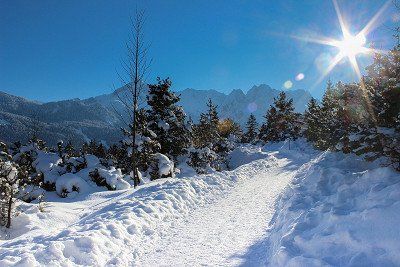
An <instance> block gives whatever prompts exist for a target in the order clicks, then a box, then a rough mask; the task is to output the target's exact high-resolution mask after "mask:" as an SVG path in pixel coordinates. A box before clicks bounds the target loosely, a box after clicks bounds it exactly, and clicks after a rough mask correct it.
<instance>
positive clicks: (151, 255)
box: [136, 159, 295, 266]
mask: <svg viewBox="0 0 400 267" xmlns="http://www.w3.org/2000/svg"><path fill="white" fill-rule="evenodd" d="M277 163H278V164H277V166H274V167H272V168H271V169H268V170H266V169H260V170H259V172H257V173H256V174H255V175H254V176H253V177H250V178H249V179H246V180H244V181H243V182H242V183H239V184H237V185H236V187H234V188H233V189H232V190H231V191H230V192H228V193H227V194H226V195H225V196H224V197H222V198H220V199H219V200H217V201H216V202H215V203H213V204H209V205H206V206H204V207H201V208H199V209H196V210H194V212H192V213H191V214H189V216H188V217H187V218H186V219H185V220H182V221H180V222H179V223H177V224H175V225H173V227H170V228H169V229H163V230H164V232H163V234H162V235H161V236H159V237H158V238H156V239H151V240H149V241H150V244H148V246H147V252H146V254H144V255H143V256H142V257H140V258H139V259H138V261H137V262H136V264H137V265H139V266H205V265H206V266H231V265H235V266H236V265H241V264H243V265H249V264H250V265H252V266H259V265H264V264H265V255H266V253H265V249H266V248H265V246H264V245H262V240H264V239H265V234H266V230H267V227H268V223H269V221H270V220H271V218H272V216H273V214H274V212H275V210H274V204H275V202H276V199H277V197H278V196H279V194H280V193H281V192H282V190H283V189H284V188H285V187H286V186H287V185H288V183H289V182H290V181H291V179H292V178H293V175H294V173H295V172H293V171H287V166H288V164H290V161H288V160H287V159H279V160H278V161H277ZM256 244H259V245H258V246H257V245H256ZM258 252H259V253H258ZM248 254H251V257H247V258H246V255H248ZM249 261H251V262H249Z"/></svg>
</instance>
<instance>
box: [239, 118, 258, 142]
mask: <svg viewBox="0 0 400 267" xmlns="http://www.w3.org/2000/svg"><path fill="white" fill-rule="evenodd" d="M257 137H258V123H257V119H256V117H255V116H254V115H253V114H250V116H249V118H248V120H247V123H246V132H245V134H244V135H243V138H242V141H243V142H244V143H255V142H256V141H257Z"/></svg>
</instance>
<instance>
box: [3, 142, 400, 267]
mask: <svg viewBox="0 0 400 267" xmlns="http://www.w3.org/2000/svg"><path fill="white" fill-rule="evenodd" d="M86 160H87V162H88V165H90V166H91V167H90V168H91V169H94V168H100V169H99V173H100V174H101V175H102V176H104V177H105V176H108V175H109V176H110V177H113V178H112V179H111V178H110V179H111V180H112V181H118V179H119V178H120V179H121V181H124V180H123V177H121V176H120V175H119V171H118V170H116V169H112V168H110V169H106V168H102V167H101V166H100V165H99V163H97V161H96V158H91V159H89V158H87V159H86ZM89 162H92V163H89ZM165 164H166V166H165V170H166V169H167V166H169V163H168V164H167V162H165ZM229 165H230V166H231V167H237V168H236V169H234V170H232V171H224V172H212V173H208V174H205V175H194V176H190V177H189V176H185V175H184V173H186V174H187V175H188V174H189V173H191V169H190V167H188V166H185V164H182V163H181V164H180V165H178V167H179V168H180V169H181V173H180V174H179V175H178V176H177V177H176V178H164V179H158V180H156V181H152V182H149V183H147V184H145V185H142V186H140V187H138V188H136V189H133V188H131V187H129V186H128V184H126V185H125V186H122V187H119V188H120V189H123V188H126V189H123V190H117V191H101V192H99V189H98V187H95V186H93V182H91V181H90V180H88V178H87V177H86V176H87V169H84V170H81V171H80V172H78V173H75V174H72V173H68V174H64V175H61V176H60V177H59V178H58V179H57V182H58V183H59V184H62V186H64V187H65V188H66V189H67V191H69V192H70V191H72V187H73V186H75V187H79V189H80V193H79V194H77V193H72V194H69V195H71V196H68V197H67V198H64V199H62V198H59V197H58V196H56V194H55V193H53V194H51V193H50V194H48V195H47V198H46V202H45V203H46V205H45V207H44V211H43V212H41V211H40V210H39V208H38V207H39V204H35V203H19V206H18V209H20V210H24V212H23V213H21V214H20V215H19V216H17V217H16V218H15V219H14V222H13V225H12V228H11V229H10V230H8V231H4V230H3V232H2V233H1V237H2V238H1V240H0V266H14V265H20V266H77V265H84V266H88V265H90V266H93V265H94V266H112V265H117V266H204V265H206V266H237V265H241V266H264V265H268V266H355V265H360V266H398V265H399V263H400V256H399V255H400V242H399V240H400V232H399V231H398V222H399V221H400V175H399V173H398V172H395V171H393V170H392V169H390V168H386V167H381V166H379V165H378V164H377V163H368V162H365V161H363V160H362V159H361V158H360V157H356V156H354V155H344V154H342V153H333V152H321V151H316V150H314V149H312V148H311V147H310V146H309V145H308V144H306V143H305V142H304V141H303V140H298V141H296V142H290V144H289V142H282V143H276V144H269V145H267V146H265V147H257V146H252V145H246V146H243V147H239V148H236V149H235V150H233V151H232V152H231V153H230V161H229ZM46 166H48V165H46ZM90 168H89V169H90ZM101 169H104V171H103V170H101ZM160 169H164V167H163V168H160ZM191 174H192V173H191ZM65 175H67V176H65ZM113 175H115V176H113ZM85 177H86V178H85ZM64 178H65V179H64ZM67 178H68V179H67ZM114 178H115V179H114ZM63 180H65V181H63ZM124 182H126V181H124ZM91 183H92V184H91ZM110 183H112V182H110ZM126 183H127V182H126ZM96 188H97V189H96ZM117 189H118V188H117ZM58 190H59V189H58V188H57V191H58ZM47 193H48V192H47Z"/></svg>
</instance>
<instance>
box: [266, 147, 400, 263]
mask: <svg viewBox="0 0 400 267" xmlns="http://www.w3.org/2000/svg"><path fill="white" fill-rule="evenodd" d="M399 221H400V174H399V173H398V172H395V171H394V170H392V169H390V168H385V167H380V166H377V165H375V164H373V163H366V162H364V161H362V160H361V159H360V158H358V157H355V156H354V155H344V154H341V153H331V152H326V153H319V154H317V155H316V156H315V157H314V158H313V159H312V160H311V161H310V162H309V163H307V164H305V165H303V166H302V168H301V169H299V170H298V171H297V174H296V176H295V178H294V180H293V182H292V184H291V186H290V187H288V188H287V190H286V192H285V193H284V195H283V197H282V198H281V200H280V201H279V202H278V204H277V206H276V214H275V218H274V220H272V222H271V224H270V225H271V231H270V236H269V242H268V245H269V246H271V249H269V250H266V251H268V258H269V259H268V263H269V265H271V266H398V265H399V264H400V242H399V241H400V231H398V222H399Z"/></svg>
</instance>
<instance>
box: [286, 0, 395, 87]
mask: <svg viewBox="0 0 400 267" xmlns="http://www.w3.org/2000/svg"><path fill="white" fill-rule="evenodd" d="M332 2H333V5H334V8H335V11H336V15H337V18H338V20H339V24H340V28H341V31H342V39H341V40H335V39H332V38H327V37H320V38H310V37H305V36H297V35H291V37H292V38H295V39H299V40H303V41H307V42H313V43H318V44H322V45H328V46H333V47H337V48H338V50H339V51H338V53H337V54H336V55H335V56H334V57H333V59H332V61H331V62H330V63H329V66H328V67H327V68H326V69H325V70H324V72H323V73H322V76H321V77H319V79H318V80H317V82H316V83H315V84H314V86H313V87H315V86H316V85H318V84H319V83H320V82H321V81H323V79H324V78H325V77H326V76H327V75H328V74H329V73H330V72H331V71H332V70H333V69H334V68H335V66H336V65H337V64H338V63H339V62H341V61H342V60H343V59H344V58H347V59H348V60H349V62H350V64H351V66H352V67H353V70H354V72H355V74H356V75H357V77H358V78H359V80H361V78H362V77H361V76H362V75H361V71H360V67H359V65H358V62H357V59H356V58H357V55H359V54H372V53H385V52H386V51H384V50H380V49H375V48H370V47H367V38H366V36H367V35H368V33H370V32H371V31H372V30H373V29H374V28H375V27H376V26H377V21H378V19H379V17H381V16H382V14H383V12H384V11H385V10H386V8H387V7H388V6H389V4H390V3H391V1H390V0H387V1H386V3H385V4H384V5H383V6H382V7H381V8H380V9H379V11H378V12H377V13H376V14H375V15H374V16H373V18H372V19H371V20H370V21H369V22H368V23H367V25H365V27H364V28H363V29H362V30H361V31H360V32H359V33H358V34H356V35H352V34H351V33H350V31H349V30H348V27H347V25H346V23H345V20H344V18H343V16H342V14H341V12H340V9H339V5H338V3H337V0H332Z"/></svg>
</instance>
